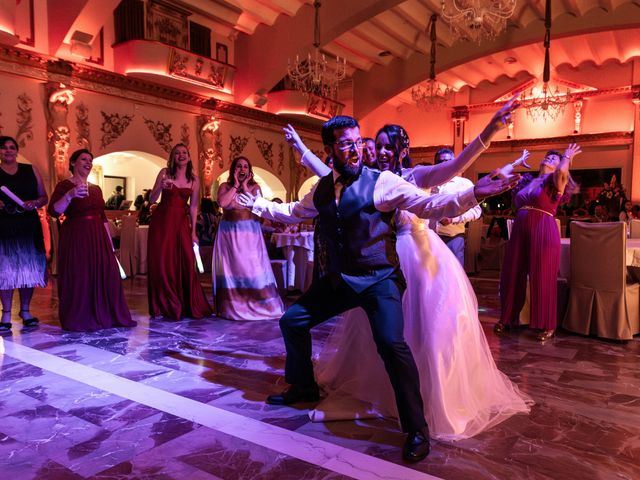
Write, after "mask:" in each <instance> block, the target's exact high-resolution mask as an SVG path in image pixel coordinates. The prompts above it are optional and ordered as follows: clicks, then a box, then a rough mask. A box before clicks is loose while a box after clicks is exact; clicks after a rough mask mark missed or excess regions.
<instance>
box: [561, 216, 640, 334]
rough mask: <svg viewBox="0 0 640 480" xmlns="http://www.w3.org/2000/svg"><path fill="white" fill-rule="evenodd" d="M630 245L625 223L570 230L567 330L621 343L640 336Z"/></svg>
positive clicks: (576, 225) (639, 289)
mask: <svg viewBox="0 0 640 480" xmlns="http://www.w3.org/2000/svg"><path fill="white" fill-rule="evenodd" d="M626 240H627V235H626V225H625V224H624V223H623V222H606V223H586V222H573V223H572V224H571V277H570V280H569V285H570V292H569V305H568V309H567V314H566V317H565V320H564V323H563V327H564V328H565V329H566V330H569V331H571V332H575V333H580V334H583V335H589V334H593V335H596V336H598V337H601V338H609V339H616V340H630V339H631V338H632V337H633V335H635V334H637V333H639V332H640V321H639V316H640V284H638V283H629V282H628V280H627V266H626ZM594 252H597V254H596V255H594Z"/></svg>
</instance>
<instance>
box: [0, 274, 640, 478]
mask: <svg viewBox="0 0 640 480" xmlns="http://www.w3.org/2000/svg"><path fill="white" fill-rule="evenodd" d="M203 279H204V281H205V282H206V281H207V280H206V279H205V277H203ZM125 284H126V292H127V299H128V301H129V305H130V307H131V308H132V311H133V313H134V316H135V318H136V319H137V320H138V327H137V328H135V329H132V330H125V329H122V330H120V329H112V330H106V331H102V332H96V333H86V334H79V333H64V332H62V331H61V330H60V328H59V326H58V323H57V317H56V316H57V313H56V309H57V305H56V293H55V281H54V282H52V285H50V286H49V287H48V288H47V289H44V290H40V291H37V293H36V296H35V298H34V302H33V305H32V311H33V313H34V314H36V315H38V316H39V317H40V319H41V320H42V325H41V326H40V327H39V328H38V329H36V330H34V331H29V332H27V331H23V330H21V329H20V326H19V325H20V324H19V319H18V318H17V316H15V317H14V328H13V331H12V332H10V333H8V334H5V335H4V336H3V337H2V340H0V341H1V342H2V343H0V478H2V479H7V480H23V479H25V480H26V479H38V480H46V479H52V480H66V479H81V478H96V479H180V480H191V479H193V480H205V479H207V480H213V479H234V480H235V479H264V480H267V479H292V480H315V479H325V478H326V479H338V478H360V479H366V480H369V479H414V478H415V479H429V478H443V479H465V480H467V479H474V480H481V479H509V480H518V479H580V480H589V479H638V478H640V341H638V340H636V341H633V342H629V343H626V344H623V343H613V342H605V341H601V340H596V339H590V338H583V337H578V336H573V335H567V334H560V335H559V336H558V337H556V338H554V339H552V340H551V341H549V342H548V343H547V344H545V345H542V346H541V345H539V344H538V343H537V342H536V341H535V340H534V339H533V338H532V336H531V335H529V334H528V333H527V332H526V331H524V332H521V333H518V334H514V335H512V336H511V337H509V338H507V339H497V338H496V337H494V336H493V334H492V333H491V327H492V325H493V323H494V322H495V321H496V304H497V298H496V295H495V291H496V290H497V288H496V287H497V286H496V283H495V281H493V280H476V281H474V285H475V287H476V290H477V291H478V293H479V302H480V305H481V315H482V318H481V320H482V322H483V326H484V328H485V333H486V334H487V337H488V339H489V342H490V344H491V350H492V352H493V354H494V357H495V359H496V362H497V363H498V366H499V367H500V368H501V369H502V370H503V371H504V372H505V373H507V375H509V377H510V378H511V379H512V380H513V381H515V382H516V383H517V384H518V385H519V386H520V388H521V389H522V390H524V391H525V392H527V393H528V394H530V395H531V396H532V397H533V398H534V399H535V401H536V405H535V406H534V407H533V410H532V412H531V414H530V415H528V416H526V415H518V416H515V417H512V418H511V419H509V420H507V421H506V422H504V423H502V424H500V425H498V426H496V427H494V428H493V429H491V430H489V431H487V432H484V433H482V434H480V435H478V436H477V437H475V438H472V439H469V440H465V441H461V442H458V443H453V444H447V443H442V442H437V441H432V452H431V454H430V455H429V457H428V458H427V459H426V460H425V461H423V462H421V463H419V464H414V465H408V464H404V463H403V462H402V460H401V458H400V446H401V444H402V441H403V435H402V434H401V433H400V432H399V431H398V428H397V423H396V422H395V421H393V420H384V419H380V420H370V421H358V422H333V423H327V424H314V423H311V422H310V421H309V418H308V416H307V409H306V408H304V407H307V408H308V407H309V405H305V406H302V407H297V408H290V407H278V406H269V405H266V404H265V403H264V402H263V401H264V398H265V397H266V396H267V395H268V394H270V393H274V392H277V391H279V390H281V389H282V388H283V379H282V374H283V365H284V357H283V355H284V345H283V343H282V340H281V337H280V333H279V329H278V325H277V322H271V321H265V322H251V323H244V322H232V321H226V320H220V319H217V318H212V319H207V320H204V321H195V320H184V321H181V322H167V321H162V320H149V319H148V317H147V315H146V281H145V278H144V277H137V278H136V279H135V280H133V281H126V282H125ZM207 287H208V291H210V283H209V284H207ZM330 327H331V325H326V326H322V327H321V328H319V329H317V331H316V336H315V341H316V342H317V343H321V342H322V341H323V339H324V338H325V337H326V335H327V333H328V331H329V329H330Z"/></svg>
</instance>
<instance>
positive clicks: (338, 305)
mask: <svg viewBox="0 0 640 480" xmlns="http://www.w3.org/2000/svg"><path fill="white" fill-rule="evenodd" d="M403 280H404V279H402V277H398V275H397V274H395V273H394V274H392V275H390V276H388V277H387V278H384V279H382V280H380V281H378V282H376V283H374V284H372V285H370V286H368V287H367V288H365V289H364V290H363V291H361V292H359V293H356V291H355V290H353V289H352V288H351V287H350V286H349V285H348V284H347V283H346V282H345V281H344V280H343V279H342V278H340V277H339V276H336V275H331V274H330V275H327V276H325V277H323V278H320V279H318V280H316V281H314V282H313V284H312V285H311V287H310V288H309V290H307V292H306V293H305V294H304V295H302V296H301V297H300V298H299V299H298V301H297V302H296V303H294V304H293V305H292V306H291V307H290V308H289V309H288V310H287V311H286V312H285V314H284V316H283V317H282V318H281V319H280V328H281V330H282V335H283V337H284V342H285V346H286V348H287V360H286V365H285V380H286V381H287V383H290V384H292V385H299V386H308V385H312V384H314V383H315V380H314V376H313V366H312V363H311V334H310V329H311V328H313V327H315V326H316V325H318V324H320V323H322V322H324V321H326V320H328V319H329V318H331V317H334V316H335V315H338V314H340V313H342V312H344V311H346V310H350V309H352V308H355V307H362V309H363V310H364V311H365V312H366V313H367V316H368V317H369V323H370V325H371V331H372V332H373V338H374V340H375V342H376V346H377V348H378V353H379V354H380V356H381V357H382V360H383V361H384V365H385V368H386V370H387V373H388V375H389V379H390V380H391V384H392V386H393V390H394V392H395V395H396V403H397V405H398V413H399V416H400V424H401V425H402V429H403V431H405V432H411V431H418V430H420V429H422V428H423V427H424V426H425V425H426V422H425V419H424V412H423V410H424V409H423V403H422V397H421V396H420V383H419V382H420V381H419V377H418V369H417V367H416V364H415V361H414V359H413V356H412V355H411V351H410V350H409V346H408V345H407V343H406V342H405V340H404V333H403V330H404V321H403V316H402V303H401V299H402V292H403V291H404V281H403ZM380 380H381V381H383V379H380Z"/></svg>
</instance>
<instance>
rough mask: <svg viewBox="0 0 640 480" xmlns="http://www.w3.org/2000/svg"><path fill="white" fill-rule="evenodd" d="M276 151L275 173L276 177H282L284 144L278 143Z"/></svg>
mask: <svg viewBox="0 0 640 480" xmlns="http://www.w3.org/2000/svg"><path fill="white" fill-rule="evenodd" d="M279 147H280V148H279V150H278V166H277V167H276V171H277V172H278V175H282V172H284V143H282V142H280V144H279Z"/></svg>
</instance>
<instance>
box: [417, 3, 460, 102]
mask: <svg viewBox="0 0 640 480" xmlns="http://www.w3.org/2000/svg"><path fill="white" fill-rule="evenodd" d="M437 20H438V16H437V15H431V18H430V19H429V25H428V26H427V28H428V29H429V39H430V41H431V52H430V53H431V58H430V61H429V63H430V70H429V80H427V81H426V82H425V83H424V85H418V86H417V87H414V88H412V89H411V98H412V99H413V101H414V102H416V105H417V106H418V108H421V109H423V110H427V111H430V110H438V109H440V108H442V107H444V106H445V105H446V104H447V102H448V101H449V97H450V96H451V93H452V92H453V90H452V89H451V88H449V87H447V86H446V85H442V84H440V82H438V81H437V80H436V40H437V37H436V21H437Z"/></svg>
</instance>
